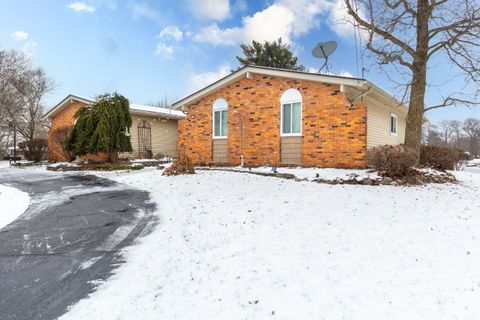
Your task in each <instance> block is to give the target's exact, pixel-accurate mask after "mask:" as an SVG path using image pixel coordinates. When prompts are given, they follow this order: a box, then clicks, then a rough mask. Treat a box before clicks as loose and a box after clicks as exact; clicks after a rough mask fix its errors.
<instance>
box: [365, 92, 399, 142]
mask: <svg viewBox="0 0 480 320" xmlns="http://www.w3.org/2000/svg"><path fill="white" fill-rule="evenodd" d="M366 102H367V148H371V147H375V146H379V145H384V144H393V145H395V144H401V143H404V142H405V127H406V117H405V113H404V112H403V111H402V110H399V108H400V107H398V108H389V107H388V106H385V105H381V104H380V103H379V102H377V101H373V100H372V99H366ZM392 113H394V114H395V115H396V116H397V134H396V135H394V134H391V133H390V116H391V114H392Z"/></svg>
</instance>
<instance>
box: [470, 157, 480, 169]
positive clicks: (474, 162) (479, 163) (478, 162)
mask: <svg viewBox="0 0 480 320" xmlns="http://www.w3.org/2000/svg"><path fill="white" fill-rule="evenodd" d="M467 165H468V166H479V167H480V158H479V159H473V160H470V161H469V162H468V164H467Z"/></svg>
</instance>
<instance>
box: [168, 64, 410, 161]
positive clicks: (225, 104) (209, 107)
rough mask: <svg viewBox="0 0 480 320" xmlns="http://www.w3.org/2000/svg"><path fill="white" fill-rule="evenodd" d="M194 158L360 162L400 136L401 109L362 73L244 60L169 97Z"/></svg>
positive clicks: (403, 112) (402, 127)
mask: <svg viewBox="0 0 480 320" xmlns="http://www.w3.org/2000/svg"><path fill="white" fill-rule="evenodd" d="M173 108H174V109H176V110H182V111H184V112H186V114H187V117H186V118H185V119H182V120H180V121H179V125H178V129H179V130H178V131H179V138H178V142H179V147H181V148H184V149H185V152H186V154H187V155H188V156H189V157H190V158H191V159H192V161H193V162H194V163H195V164H211V163H213V164H228V165H239V164H241V163H242V161H243V163H244V164H246V165H252V166H258V165H285V166H289V165H300V166H314V167H338V168H363V167H365V165H366V164H365V156H366V152H367V148H369V147H373V146H377V145H382V144H400V143H403V142H404V138H405V126H406V120H405V119H406V115H407V108H406V107H405V106H404V105H402V104H400V103H398V102H397V101H396V100H395V99H394V98H393V97H392V96H391V95H389V94H387V93H386V92H385V91H383V90H382V89H380V88H379V87H377V86H376V85H374V84H373V83H371V82H369V81H367V80H365V79H357V78H347V77H340V76H330V75H322V74H314V73H306V72H298V71H291V70H282V69H274V68H266V67H256V66H255V67H253V66H248V67H244V68H242V69H239V70H237V71H235V72H233V73H231V74H230V75H228V76H226V77H224V78H223V79H220V80H219V81H217V82H215V83H212V84H211V85H209V86H207V87H205V88H203V89H201V90H199V91H197V92H195V93H193V94H191V95H189V96H187V97H185V98H183V99H181V100H179V101H178V102H176V103H175V104H173Z"/></svg>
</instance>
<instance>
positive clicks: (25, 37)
mask: <svg viewBox="0 0 480 320" xmlns="http://www.w3.org/2000/svg"><path fill="white" fill-rule="evenodd" d="M10 36H11V37H12V39H13V40H14V41H16V42H20V43H21V45H22V46H21V48H20V50H21V51H23V53H24V54H25V56H26V57H28V58H31V57H32V52H31V50H32V49H33V48H35V47H36V46H37V43H36V42H35V41H33V40H32V39H30V37H29V34H28V33H27V32H25V31H18V30H17V31H14V32H12V33H11V35H10Z"/></svg>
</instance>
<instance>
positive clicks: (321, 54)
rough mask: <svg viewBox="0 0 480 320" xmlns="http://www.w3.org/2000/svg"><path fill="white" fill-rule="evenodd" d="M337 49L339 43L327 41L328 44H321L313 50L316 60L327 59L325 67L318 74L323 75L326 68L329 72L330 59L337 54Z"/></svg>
mask: <svg viewBox="0 0 480 320" xmlns="http://www.w3.org/2000/svg"><path fill="white" fill-rule="evenodd" d="M336 49H337V42H335V41H327V42H319V43H318V44H317V45H316V46H315V48H313V50H312V55H313V56H314V57H315V58H320V59H325V62H324V63H323V65H322V66H321V67H320V69H319V70H318V73H321V72H322V70H323V68H326V70H327V72H328V71H329V70H328V57H329V56H330V55H331V54H332V53H333V52H335V50H336Z"/></svg>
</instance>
